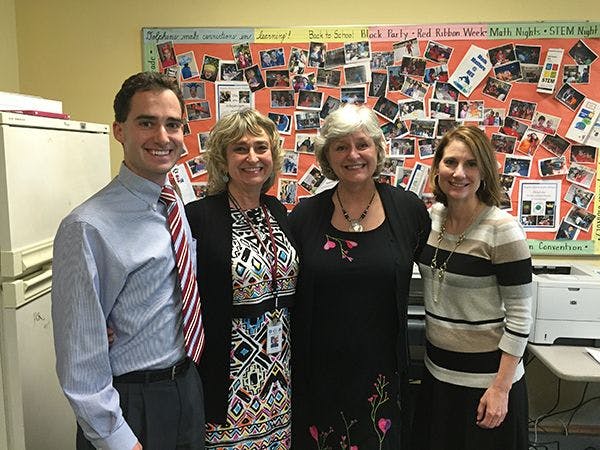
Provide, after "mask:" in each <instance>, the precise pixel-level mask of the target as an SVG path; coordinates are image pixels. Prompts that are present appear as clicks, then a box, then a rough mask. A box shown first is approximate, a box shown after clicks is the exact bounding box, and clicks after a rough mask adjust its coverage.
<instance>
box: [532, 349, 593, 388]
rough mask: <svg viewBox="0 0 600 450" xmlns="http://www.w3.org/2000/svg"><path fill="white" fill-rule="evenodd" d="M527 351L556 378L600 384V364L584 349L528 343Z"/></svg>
mask: <svg viewBox="0 0 600 450" xmlns="http://www.w3.org/2000/svg"><path fill="white" fill-rule="evenodd" d="M527 349H528V350H529V351H530V352H531V353H532V354H533V355H534V356H535V357H536V358H538V359H539V360H540V361H541V362H542V363H543V364H544V365H545V366H546V367H548V369H550V371H551V372H552V373H553V374H554V375H556V376H557V377H558V378H562V379H563V380H569V381H584V382H595V383H599V382H600V363H598V362H597V361H596V360H595V359H594V358H592V356H591V355H590V354H589V353H588V352H587V351H586V349H585V347H576V346H568V345H539V344H531V343H530V344H527Z"/></svg>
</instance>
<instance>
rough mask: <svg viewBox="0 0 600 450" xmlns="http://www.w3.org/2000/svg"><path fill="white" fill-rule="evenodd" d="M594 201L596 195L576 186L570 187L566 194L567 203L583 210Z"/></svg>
mask: <svg viewBox="0 0 600 450" xmlns="http://www.w3.org/2000/svg"><path fill="white" fill-rule="evenodd" d="M593 199H594V193H593V192H592V191H588V190H587V189H584V188H582V187H580V186H577V185H576V184H572V185H571V186H569V189H568V190H567V193H566V194H565V200H566V201H568V202H569V203H572V204H573V205H575V206H578V207H580V208H583V209H587V207H588V206H589V205H590V203H591V202H592V200H593Z"/></svg>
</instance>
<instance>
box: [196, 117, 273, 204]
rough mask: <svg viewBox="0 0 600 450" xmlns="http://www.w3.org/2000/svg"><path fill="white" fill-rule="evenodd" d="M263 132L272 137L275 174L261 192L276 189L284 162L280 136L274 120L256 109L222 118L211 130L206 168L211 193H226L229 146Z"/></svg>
mask: <svg viewBox="0 0 600 450" xmlns="http://www.w3.org/2000/svg"><path fill="white" fill-rule="evenodd" d="M263 132H264V133H266V135H267V137H268V138H269V144H270V146H271V156H272V158H273V172H272V173H271V175H270V176H269V178H268V179H267V180H266V181H265V183H264V184H263V186H262V188H261V192H266V191H268V190H269V188H270V187H271V186H273V183H274V182H275V177H276V176H277V174H278V173H279V171H280V170H281V164H282V162H283V153H282V151H281V143H280V138H279V133H278V132H277V128H276V127H275V124H274V123H273V121H272V120H271V119H269V118H268V117H265V116H263V115H262V114H261V113H259V112H258V111H256V110H255V109H252V108H246V109H242V110H240V111H236V112H234V113H232V114H229V115H227V116H225V117H222V118H221V119H220V120H219V121H218V122H217V123H216V124H215V126H214V127H213V129H212V130H211V131H210V135H209V137H208V141H207V143H206V146H207V151H206V169H207V171H208V192H209V193H210V194H218V193H219V192H223V191H225V190H227V181H228V179H227V176H228V174H227V147H228V146H229V145H230V144H232V143H234V142H237V141H238V140H239V139H240V138H242V137H243V136H244V135H245V134H251V135H253V136H258V135H259V134H261V133H263Z"/></svg>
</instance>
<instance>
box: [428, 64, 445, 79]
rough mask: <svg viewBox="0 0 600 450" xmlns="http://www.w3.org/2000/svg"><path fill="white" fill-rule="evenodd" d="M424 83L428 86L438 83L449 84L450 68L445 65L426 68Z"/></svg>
mask: <svg viewBox="0 0 600 450" xmlns="http://www.w3.org/2000/svg"><path fill="white" fill-rule="evenodd" d="M423 81H424V82H425V83H427V84H433V83H435V82H436V81H439V82H443V83H447V82H448V66H447V65H445V64H443V65H441V66H435V67H429V68H426V69H425V73H424V74H423Z"/></svg>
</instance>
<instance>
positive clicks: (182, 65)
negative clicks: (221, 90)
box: [177, 52, 219, 81]
mask: <svg viewBox="0 0 600 450" xmlns="http://www.w3.org/2000/svg"><path fill="white" fill-rule="evenodd" d="M177 65H178V66H179V73H180V75H181V78H182V79H183V80H187V79H189V78H194V77H197V76H198V65H197V64H196V57H195V56H194V52H186V53H182V54H181V55H177ZM218 67H219V65H218V64H217V65H215V78H214V79H213V80H212V81H215V80H216V79H217V77H216V73H217V68H218Z"/></svg>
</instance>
